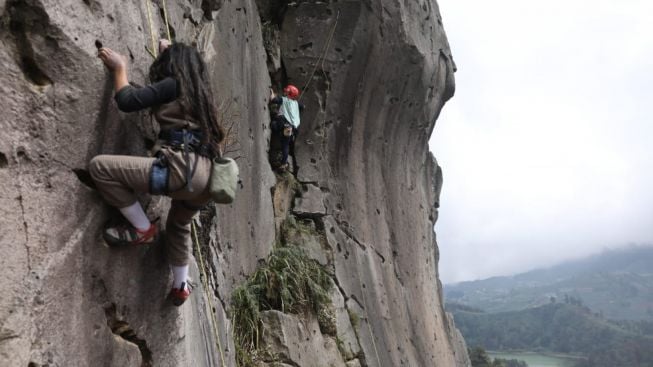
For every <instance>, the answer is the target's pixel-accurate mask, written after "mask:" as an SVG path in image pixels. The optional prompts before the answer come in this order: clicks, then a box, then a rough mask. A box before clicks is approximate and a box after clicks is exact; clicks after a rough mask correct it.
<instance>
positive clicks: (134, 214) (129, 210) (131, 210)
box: [120, 201, 150, 231]
mask: <svg viewBox="0 0 653 367" xmlns="http://www.w3.org/2000/svg"><path fill="white" fill-rule="evenodd" d="M120 213H122V215H123V216H124V217H125V218H127V220H128V221H129V223H131V224H132V226H134V227H135V228H136V229H140V230H142V231H144V230H146V229H148V228H150V220H149V219H147V215H145V212H144V211H143V207H141V204H140V203H139V202H138V201H137V202H135V203H134V204H132V205H130V206H128V207H125V208H120Z"/></svg>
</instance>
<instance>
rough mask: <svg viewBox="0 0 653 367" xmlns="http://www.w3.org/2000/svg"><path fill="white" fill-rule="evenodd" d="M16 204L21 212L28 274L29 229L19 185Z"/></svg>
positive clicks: (30, 268) (30, 267) (29, 256)
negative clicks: (17, 203)
mask: <svg viewBox="0 0 653 367" xmlns="http://www.w3.org/2000/svg"><path fill="white" fill-rule="evenodd" d="M18 202H19V204H20V212H21V218H22V220H23V230H24V231H25V244H24V246H25V251H26V252H27V271H28V272H30V271H32V263H31V262H32V261H31V254H30V248H29V228H28V225H27V217H26V216H25V204H24V203H23V190H22V185H20V189H19V195H18Z"/></svg>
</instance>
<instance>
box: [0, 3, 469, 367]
mask: <svg viewBox="0 0 653 367" xmlns="http://www.w3.org/2000/svg"><path fill="white" fill-rule="evenodd" d="M163 4H166V8H165V9H164V8H163ZM257 4H258V5H259V7H260V8H261V12H259V10H258V7H257ZM164 10H165V11H164ZM166 16H167V18H168V22H169V24H170V31H171V35H172V37H174V38H175V39H176V40H177V41H182V42H186V43H192V44H196V45H197V47H198V48H199V49H200V50H201V52H202V54H203V55H204V57H205V59H206V60H207V64H208V67H209V68H210V70H211V75H212V84H213V89H214V91H215V93H216V97H217V99H218V101H217V103H218V104H219V108H220V110H221V111H222V113H223V115H224V116H225V119H226V120H227V121H229V122H231V121H233V122H234V124H233V125H232V126H233V128H234V131H235V136H236V137H237V139H236V142H235V145H234V146H233V147H232V148H233V149H232V151H231V153H230V155H232V156H234V157H237V158H238V163H239V166H240V171H241V178H242V181H243V185H242V189H241V190H240V191H239V193H238V198H237V200H236V202H235V203H234V204H232V205H228V206H219V207H210V208H208V209H207V210H206V211H204V212H203V213H202V215H201V216H200V217H199V219H198V222H197V225H198V232H199V238H200V242H201V246H200V248H199V252H198V249H195V250H194V253H195V256H196V257H197V256H198V255H199V254H200V253H201V254H202V257H203V262H199V261H198V263H195V262H193V264H192V266H191V276H192V277H193V279H194V280H195V283H197V285H198V286H197V287H196V288H195V290H194V292H193V296H192V298H191V300H190V302H187V303H186V304H185V305H184V306H183V307H181V308H175V307H172V306H171V305H170V304H169V303H168V302H167V301H166V295H167V293H168V291H169V289H170V282H171V279H170V274H169V269H168V265H167V261H166V259H165V256H164V251H163V249H162V247H161V245H158V246H157V245H155V246H150V247H143V248H133V249H124V250H116V249H110V248H107V247H106V246H103V244H102V241H101V240H100V232H101V228H102V226H103V224H104V223H105V222H106V221H107V220H108V219H109V218H111V217H112V216H115V215H116V213H115V212H114V211H112V210H110V209H109V208H107V207H106V205H105V204H104V203H103V202H102V200H101V198H100V197H99V195H98V194H97V192H95V190H94V189H93V188H92V187H91V186H92V182H91V181H90V179H89V176H88V173H87V170H86V169H87V163H88V161H89V160H90V159H91V158H92V157H93V156H95V155H97V154H102V153H104V154H128V155H145V154H146V149H145V147H146V145H147V143H146V142H147V141H151V140H152V139H153V138H154V137H155V136H156V128H155V126H154V125H153V124H152V121H151V117H150V115H149V113H147V112H143V113H133V114H125V113H122V112H120V111H118V109H117V108H116V105H115V103H114V101H113V93H114V91H113V86H112V81H111V79H110V76H109V74H108V73H107V71H106V70H105V68H104V66H103V65H102V64H101V62H100V61H99V59H97V57H96V53H97V49H96V46H95V43H96V41H100V42H101V43H102V44H103V45H104V46H107V47H111V48H113V49H115V50H116V51H118V52H120V53H122V54H124V55H126V56H127V58H128V67H129V77H130V80H131V81H134V82H136V83H138V84H146V83H147V82H148V81H147V74H148V66H149V64H150V63H151V61H152V58H151V56H150V54H149V53H148V51H147V50H146V48H149V49H152V47H153V46H152V39H151V32H152V34H153V35H154V37H156V38H158V37H162V36H165V34H166V27H165V18H166ZM0 65H1V66H2V74H1V75H0V105H1V106H2V110H3V111H2V114H1V116H0V182H1V183H2V190H0V233H1V234H0V249H1V251H2V252H1V254H2V256H0V267H1V268H2V269H3V270H4V274H5V275H4V276H3V277H2V278H0V287H2V289H3V297H0V365H2V366H5V365H6V366H37V367H40V366H46V365H47V366H51V367H52V366H116V367H117V366H157V367H158V366H200V367H201V366H220V365H223V364H224V365H226V366H234V365H235V351H236V348H235V346H234V342H233V338H232V335H231V327H232V325H231V320H230V318H229V308H230V295H231V292H232V290H233V289H234V287H236V286H237V285H238V284H239V283H241V282H242V281H243V280H244V279H245V278H246V276H247V275H249V274H251V273H252V272H253V271H254V270H255V269H256V266H257V263H258V262H259V260H260V259H263V258H265V257H266V256H267V255H268V254H269V252H270V250H271V249H272V247H273V246H274V243H275V240H276V239H277V238H278V236H279V232H280V227H281V223H282V222H283V220H281V219H280V218H279V215H280V214H279V213H285V214H289V213H296V214H298V215H299V216H301V217H302V218H303V219H306V220H310V221H312V222H313V223H314V227H313V228H315V230H316V231H318V232H320V236H321V237H320V238H321V240H320V241H321V242H319V243H318V244H319V246H318V244H314V246H313V247H312V249H313V250H312V251H314V256H313V257H314V258H317V259H319V260H320V262H321V263H323V265H325V266H326V267H327V268H329V269H331V272H332V273H333V279H334V282H335V284H336V289H335V291H336V292H337V294H334V295H333V297H332V298H333V299H334V300H335V303H336V305H335V311H336V314H335V316H336V327H337V332H336V334H335V335H336V336H329V335H323V338H322V339H320V340H322V342H321V344H320V343H318V344H315V343H316V342H317V341H318V339H317V337H313V336H312V335H317V333H314V334H302V333H301V332H299V331H296V330H295V331H293V332H290V331H289V330H290V329H289V325H290V322H292V323H295V324H294V325H295V326H296V325H298V324H297V323H299V324H300V325H308V326H307V328H306V330H304V331H305V332H310V333H312V332H313V330H315V327H316V325H317V322H316V321H315V320H313V321H310V320H311V318H310V317H308V318H306V317H302V316H298V315H284V314H280V315H275V317H276V318H274V317H272V316H270V317H269V318H270V320H269V322H267V323H266V324H265V327H267V328H268V329H266V330H268V331H269V333H268V334H267V335H280V334H279V333H282V332H284V330H286V331H287V332H285V333H284V334H283V335H285V336H286V337H285V342H284V343H285V344H284V343H281V344H279V345H278V349H279V350H288V353H289V354H288V355H289V356H291V357H290V358H289V360H288V361H283V362H284V363H287V364H289V365H293V366H297V365H298V364H297V362H296V361H297V360H300V359H298V358H300V357H299V356H296V357H292V356H295V354H293V353H294V352H292V350H296V351H306V350H315V351H317V350H319V351H320V352H319V353H323V354H328V355H320V356H315V358H316V360H329V361H333V363H334V365H337V366H345V365H346V366H429V365H437V366H465V365H469V364H468V360H465V358H464V356H466V353H465V352H464V341H463V340H462V339H461V338H460V335H459V333H457V332H456V330H455V326H454V325H453V324H452V323H451V322H450V321H449V320H448V318H447V316H446V314H445V313H444V310H443V305H442V297H441V286H440V284H439V281H438V278H437V262H438V260H439V259H438V252H437V244H436V242H435V235H434V233H433V225H434V222H435V220H436V219H437V207H438V200H439V199H438V197H439V190H440V187H441V172H440V169H439V167H438V165H437V162H436V161H435V159H434V158H433V157H432V156H431V154H430V153H429V152H428V145H427V142H428V139H429V136H430V134H431V132H432V130H433V126H434V124H435V120H436V118H437V116H438V114H439V112H440V110H441V108H442V106H443V104H444V103H445V101H446V100H447V99H448V98H450V97H451V96H452V95H453V90H454V79H453V72H454V69H455V67H454V64H453V60H452V58H451V52H450V50H449V46H448V44H447V41H446V37H445V34H444V30H443V28H442V21H441V17H440V14H439V10H438V8H437V5H436V3H435V2H433V1H424V2H414V3H406V2H400V1H396V0H376V1H367V2H360V1H324V2H321V1H301V2H287V1H281V0H275V1H270V2H263V1H254V0H230V1H222V0H220V1H214V0H212V1H209V0H183V1H167V2H165V3H164V2H162V1H159V0H152V1H150V0H148V1H142V0H124V1H119V2H117V1H113V0H83V1H78V0H6V1H5V0H2V1H0ZM271 76H272V80H273V81H271ZM279 80H282V81H283V82H286V81H287V82H292V83H294V84H296V85H298V86H300V87H302V86H307V88H305V89H306V90H305V91H304V92H305V94H304V95H303V97H302V102H303V103H305V104H306V106H307V108H306V110H305V112H304V114H303V115H302V125H301V129H300V135H299V137H298V141H297V146H296V163H297V165H298V168H299V169H298V180H299V181H300V184H301V185H303V186H304V187H306V188H309V190H308V191H307V192H306V195H305V196H304V195H302V196H301V197H299V198H294V199H295V200H296V201H295V202H294V204H293V198H290V197H287V196H286V197H284V196H283V195H281V194H280V193H282V191H283V190H277V193H278V194H279V197H278V198H275V197H274V196H273V195H274V194H273V190H272V188H273V187H274V186H275V182H276V180H275V176H274V174H273V173H272V171H271V169H270V166H269V164H268V162H267V156H268V154H267V147H268V142H269V136H270V131H269V127H268V123H269V112H268V108H269V107H268V99H269V87H270V86H271V85H273V84H275V86H277V87H278V85H276V83H277V82H278V81H279ZM283 192H289V191H288V190H285V191H283ZM141 202H142V203H143V204H144V206H146V208H147V210H148V214H149V215H151V217H152V218H154V217H158V216H161V217H164V216H165V212H166V209H167V207H168V205H169V200H167V199H165V198H157V197H150V196H148V195H143V196H142V197H141ZM274 203H276V207H275V204H274ZM275 210H276V212H275ZM275 214H276V216H275ZM162 220H165V218H162ZM320 251H323V253H319V252H320ZM200 273H205V274H207V277H206V278H202V277H201V276H200ZM202 280H206V281H207V284H208V287H209V289H205V288H204V286H203V282H202ZM211 314H213V316H214V317H212V316H211ZM213 319H215V320H216V321H217V323H216V324H215V326H214V324H213V322H212V321H211V320H213ZM275 320H276V321H275ZM288 320H290V321H288ZM273 321H274V322H273ZM282 321H283V322H282ZM271 325H277V327H276V328H270V326H271ZM284 328H285V329H284ZM318 329H319V327H318ZM293 335H294V336H293ZM307 338H308V339H309V340H306V339H307ZM339 344H342V345H340V346H339ZM291 347H292V348H295V349H292V348H291ZM318 347H319V348H318ZM311 348H313V349H311ZM463 354H464V355H463ZM301 358H306V356H302V357H301ZM320 358H321V359H320ZM302 363H304V362H302ZM306 363H309V362H306ZM307 365H309V364H307Z"/></svg>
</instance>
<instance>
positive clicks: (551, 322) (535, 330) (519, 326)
mask: <svg viewBox="0 0 653 367" xmlns="http://www.w3.org/2000/svg"><path fill="white" fill-rule="evenodd" d="M447 309H448V310H449V311H451V312H453V314H454V319H455V321H456V325H457V326H458V328H459V329H460V331H461V333H462V334H463V336H464V337H465V340H466V341H467V343H468V345H470V346H482V347H484V348H485V349H488V350H527V351H540V352H555V353H566V354H575V355H580V356H584V357H586V359H585V360H581V361H580V362H579V367H580V366H582V367H589V366H592V367H604V366H605V367H608V366H609V367H619V366H621V367H639V366H642V367H644V366H653V323H652V322H648V321H640V322H634V321H629V322H613V321H609V320H607V319H605V318H603V317H601V316H600V315H598V314H596V313H593V312H592V310H590V309H589V308H588V307H586V306H584V305H583V304H582V303H581V302H580V300H578V299H575V298H568V299H567V302H555V303H550V304H547V305H544V306H540V307H535V308H530V309H525V310H522V311H512V312H502V313H494V314H490V313H485V312H482V311H480V310H477V309H473V308H470V307H466V306H462V307H461V306H459V305H455V304H449V305H448V306H447Z"/></svg>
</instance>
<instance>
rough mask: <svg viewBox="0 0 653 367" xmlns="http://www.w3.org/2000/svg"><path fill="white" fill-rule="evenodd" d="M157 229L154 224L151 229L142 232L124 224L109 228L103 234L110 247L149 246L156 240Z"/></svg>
mask: <svg viewBox="0 0 653 367" xmlns="http://www.w3.org/2000/svg"><path fill="white" fill-rule="evenodd" d="M157 232H158V231H157V227H156V225H155V224H154V223H152V224H150V228H148V229H146V230H140V229H136V228H134V227H132V226H131V225H129V224H122V225H118V226H115V227H109V228H107V229H105V230H104V233H102V238H104V241H105V242H106V243H107V245H109V246H114V247H120V246H131V245H148V244H151V243H153V242H154V241H155V240H156V235H157Z"/></svg>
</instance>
